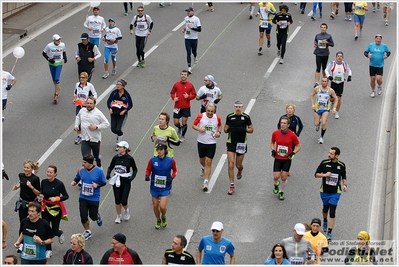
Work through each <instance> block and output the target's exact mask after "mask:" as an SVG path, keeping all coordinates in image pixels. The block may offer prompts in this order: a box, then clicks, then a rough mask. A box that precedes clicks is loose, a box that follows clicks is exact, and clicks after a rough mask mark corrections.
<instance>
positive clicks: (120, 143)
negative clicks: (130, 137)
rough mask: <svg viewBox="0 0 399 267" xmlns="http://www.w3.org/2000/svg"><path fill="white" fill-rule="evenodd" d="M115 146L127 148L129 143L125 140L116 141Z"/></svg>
mask: <svg viewBox="0 0 399 267" xmlns="http://www.w3.org/2000/svg"><path fill="white" fill-rule="evenodd" d="M117 146H121V147H124V148H129V143H128V142H126V141H121V142H119V143H118V145H117Z"/></svg>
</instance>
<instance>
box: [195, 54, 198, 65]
mask: <svg viewBox="0 0 399 267" xmlns="http://www.w3.org/2000/svg"><path fill="white" fill-rule="evenodd" d="M197 63H198V56H196V57H195V58H194V64H197Z"/></svg>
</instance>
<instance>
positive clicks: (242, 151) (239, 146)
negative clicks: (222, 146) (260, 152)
mask: <svg viewBox="0 0 399 267" xmlns="http://www.w3.org/2000/svg"><path fill="white" fill-rule="evenodd" d="M246 148H247V144H245V143H237V146H236V153H238V154H245V150H246Z"/></svg>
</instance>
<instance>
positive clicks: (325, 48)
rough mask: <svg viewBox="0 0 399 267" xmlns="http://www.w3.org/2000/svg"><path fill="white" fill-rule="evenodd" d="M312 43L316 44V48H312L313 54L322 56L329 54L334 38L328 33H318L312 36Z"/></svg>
mask: <svg viewBox="0 0 399 267" xmlns="http://www.w3.org/2000/svg"><path fill="white" fill-rule="evenodd" d="M323 40H327V43H323V42H322V41H323ZM314 44H315V45H317V48H316V49H315V50H314V52H313V54H315V55H316V56H319V57H324V56H328V55H330V46H331V47H334V40H333V38H332V36H331V34H329V33H318V34H316V36H315V37H314Z"/></svg>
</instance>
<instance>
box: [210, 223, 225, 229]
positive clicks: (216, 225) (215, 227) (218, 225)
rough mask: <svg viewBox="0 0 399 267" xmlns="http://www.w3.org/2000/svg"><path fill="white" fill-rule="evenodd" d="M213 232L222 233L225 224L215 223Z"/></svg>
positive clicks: (212, 227)
mask: <svg viewBox="0 0 399 267" xmlns="http://www.w3.org/2000/svg"><path fill="white" fill-rule="evenodd" d="M211 230H218V231H222V230H223V223H221V222H218V221H216V222H213V223H212V226H211Z"/></svg>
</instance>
